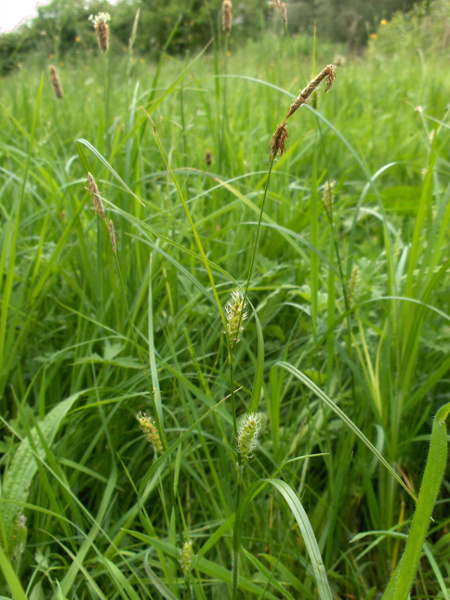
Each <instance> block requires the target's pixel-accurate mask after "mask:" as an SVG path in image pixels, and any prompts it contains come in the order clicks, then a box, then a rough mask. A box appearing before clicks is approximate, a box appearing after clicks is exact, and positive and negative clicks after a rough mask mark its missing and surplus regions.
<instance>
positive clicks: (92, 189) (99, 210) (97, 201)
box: [88, 173, 108, 224]
mask: <svg viewBox="0 0 450 600" xmlns="http://www.w3.org/2000/svg"><path fill="white" fill-rule="evenodd" d="M88 179H89V193H90V195H91V198H92V203H93V205H94V210H95V212H96V214H97V215H98V216H99V217H100V218H101V219H102V220H103V221H105V223H106V224H108V222H107V220H106V215H105V207H104V206H103V202H102V199H101V198H100V192H99V191H98V186H97V184H96V182H95V179H94V177H93V176H92V175H91V174H90V173H88Z"/></svg>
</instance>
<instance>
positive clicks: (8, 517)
mask: <svg viewBox="0 0 450 600" xmlns="http://www.w3.org/2000/svg"><path fill="white" fill-rule="evenodd" d="M81 394H82V392H78V393H76V394H74V395H73V396H70V397H69V398H67V399H66V400H64V401H63V402H60V403H59V404H58V405H57V406H55V408H54V409H53V410H51V411H50V412H49V413H48V415H47V416H46V417H45V418H44V419H43V420H42V421H41V422H40V423H39V432H40V435H41V436H42V438H43V440H44V442H45V444H46V445H47V446H48V447H49V446H51V444H52V442H53V440H54V439H55V436H56V433H57V431H58V429H59V426H60V424H61V421H62V420H63V418H64V417H65V416H66V414H67V412H68V411H69V410H70V409H71V408H72V405H73V403H74V402H75V401H76V400H77V399H78V398H79V397H80V395H81ZM31 438H32V446H33V447H34V448H36V451H34V450H33V449H32V447H31V444H30V440H29V439H28V438H25V439H23V440H22V441H21V442H20V444H19V447H18V449H17V452H16V454H15V456H14V458H13V459H12V461H11V466H10V467H9V469H8V471H7V473H6V475H5V476H4V478H3V486H2V495H1V498H0V500H2V501H3V502H2V510H1V518H2V520H3V525H4V533H5V539H4V540H3V542H4V543H3V547H5V549H6V550H7V552H8V553H9V554H11V551H12V545H13V535H14V525H15V521H16V519H17V516H18V515H19V513H20V511H21V504H23V503H24V502H26V500H27V497H28V490H29V488H30V485H31V482H32V480H33V477H34V476H35V474H36V471H37V460H40V461H43V459H44V456H45V448H44V445H43V444H42V441H41V438H40V436H39V434H38V432H37V430H36V428H33V429H32V431H31ZM5 500H8V501H9V502H5Z"/></svg>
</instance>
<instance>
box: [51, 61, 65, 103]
mask: <svg viewBox="0 0 450 600" xmlns="http://www.w3.org/2000/svg"><path fill="white" fill-rule="evenodd" d="M48 70H49V72H50V81H51V84H52V87H53V92H54V94H55V96H56V97H57V98H60V99H61V98H63V97H64V93H63V89H62V85H61V81H60V79H59V77H58V73H57V71H56V68H55V66H54V65H50V66H49V68H48Z"/></svg>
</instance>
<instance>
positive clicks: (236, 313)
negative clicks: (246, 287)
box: [225, 290, 248, 345]
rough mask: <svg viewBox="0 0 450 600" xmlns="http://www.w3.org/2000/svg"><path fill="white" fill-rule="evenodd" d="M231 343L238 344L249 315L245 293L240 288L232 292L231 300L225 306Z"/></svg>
mask: <svg viewBox="0 0 450 600" xmlns="http://www.w3.org/2000/svg"><path fill="white" fill-rule="evenodd" d="M225 313H226V316H227V327H228V335H229V337H230V344H233V345H235V344H237V343H238V342H239V336H240V335H241V333H242V332H243V331H244V321H245V319H246V318H247V317H248V312H247V311H246V303H245V302H244V294H243V293H242V292H240V291H238V290H235V291H234V292H231V300H230V301H229V302H228V303H227V305H226V306H225Z"/></svg>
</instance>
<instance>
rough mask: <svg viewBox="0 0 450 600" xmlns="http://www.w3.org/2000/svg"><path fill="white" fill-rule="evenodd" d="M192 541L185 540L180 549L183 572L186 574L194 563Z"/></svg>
mask: <svg viewBox="0 0 450 600" xmlns="http://www.w3.org/2000/svg"><path fill="white" fill-rule="evenodd" d="M192 556H193V551H192V542H184V544H183V547H182V549H181V550H180V563H181V568H182V569H183V573H184V575H185V576H186V575H187V574H188V572H189V569H190V568H191V564H192Z"/></svg>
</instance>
